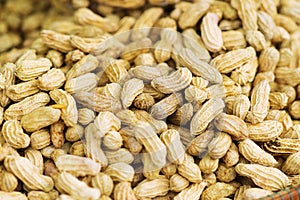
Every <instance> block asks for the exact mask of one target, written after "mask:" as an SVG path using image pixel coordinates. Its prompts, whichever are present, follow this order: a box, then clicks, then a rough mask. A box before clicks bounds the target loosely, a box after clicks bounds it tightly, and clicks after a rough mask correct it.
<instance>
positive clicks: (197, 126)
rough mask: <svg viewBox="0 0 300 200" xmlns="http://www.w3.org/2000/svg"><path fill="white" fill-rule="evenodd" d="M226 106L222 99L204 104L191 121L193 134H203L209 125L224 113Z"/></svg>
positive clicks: (211, 100)
mask: <svg viewBox="0 0 300 200" xmlns="http://www.w3.org/2000/svg"><path fill="white" fill-rule="evenodd" d="M224 106H225V105H224V102H223V100H222V99H220V98H215V99H210V100H208V101H207V102H206V103H204V104H203V106H202V107H201V108H200V109H199V110H198V111H197V112H196V114H195V115H194V117H193V118H192V120H191V133H192V134H193V135H199V134H201V133H203V132H204V131H205V129H206V128H207V126H208V124H209V123H210V122H211V121H212V120H213V119H214V118H215V117H216V116H217V115H218V114H220V113H221V112H222V111H223V108H224Z"/></svg>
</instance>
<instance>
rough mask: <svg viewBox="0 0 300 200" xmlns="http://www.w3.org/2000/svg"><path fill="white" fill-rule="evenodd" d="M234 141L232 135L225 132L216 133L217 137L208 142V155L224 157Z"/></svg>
mask: <svg viewBox="0 0 300 200" xmlns="http://www.w3.org/2000/svg"><path fill="white" fill-rule="evenodd" d="M231 143H232V139H231V137H230V136H229V135H228V134H226V133H223V132H219V133H216V135H215V137H214V138H213V139H212V141H211V142H210V143H209V144H208V155H209V156H210V157H211V158H213V159H219V158H222V157H223V156H224V155H225V154H226V152H227V151H228V149H229V147H230V145H231Z"/></svg>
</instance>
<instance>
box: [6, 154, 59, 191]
mask: <svg viewBox="0 0 300 200" xmlns="http://www.w3.org/2000/svg"><path fill="white" fill-rule="evenodd" d="M4 166H5V168H6V169H7V170H8V171H9V172H12V173H13V174H14V175H15V176H16V177H18V179H20V180H22V182H23V183H24V184H25V185H26V187H27V188H29V189H31V190H43V191H45V192H48V191H50V190H51V189H52V188H53V186H54V183H53V180H52V179H51V178H50V177H48V176H45V175H41V174H39V169H38V168H37V167H36V166H34V165H33V164H32V163H31V162H30V160H28V159H27V158H24V157H16V156H8V157H6V159H5V160H4Z"/></svg>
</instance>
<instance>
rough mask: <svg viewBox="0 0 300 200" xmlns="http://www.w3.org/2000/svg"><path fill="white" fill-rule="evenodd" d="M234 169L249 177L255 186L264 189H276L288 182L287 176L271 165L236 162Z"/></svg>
mask: <svg viewBox="0 0 300 200" xmlns="http://www.w3.org/2000/svg"><path fill="white" fill-rule="evenodd" d="M235 170H236V172H237V173H238V174H240V175H241V176H246V177H248V178H251V179H252V180H253V182H254V183H255V184H256V185H257V186H259V187H261V188H263V189H265V190H271V191H278V190H281V189H283V188H284V187H286V186H287V185H288V184H289V179H288V177H287V176H286V175H285V174H284V173H283V172H281V171H280V170H279V169H276V168H273V167H265V166H262V165H258V164H238V165H236V167H235Z"/></svg>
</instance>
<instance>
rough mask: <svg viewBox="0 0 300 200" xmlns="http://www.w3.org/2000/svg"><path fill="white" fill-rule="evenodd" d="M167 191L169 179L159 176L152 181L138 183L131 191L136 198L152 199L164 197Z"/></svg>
mask: <svg viewBox="0 0 300 200" xmlns="http://www.w3.org/2000/svg"><path fill="white" fill-rule="evenodd" d="M169 189H170V186H169V179H167V178H166V177H164V176H161V177H159V178H157V179H154V180H144V181H142V182H140V183H139V184H138V185H137V186H136V187H135V188H134V189H133V191H134V193H135V195H136V196H137V197H138V198H154V197H157V196H163V195H166V194H167V193H168V191H169Z"/></svg>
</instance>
